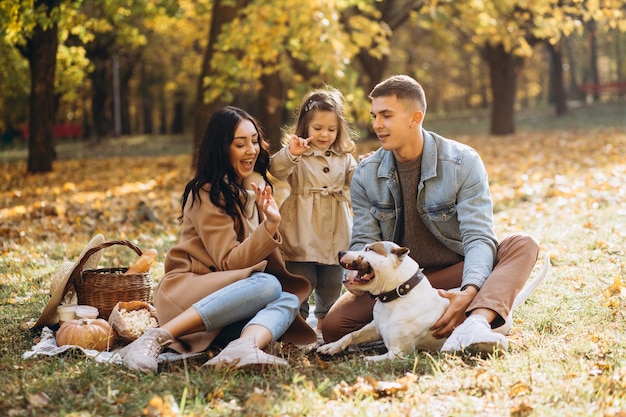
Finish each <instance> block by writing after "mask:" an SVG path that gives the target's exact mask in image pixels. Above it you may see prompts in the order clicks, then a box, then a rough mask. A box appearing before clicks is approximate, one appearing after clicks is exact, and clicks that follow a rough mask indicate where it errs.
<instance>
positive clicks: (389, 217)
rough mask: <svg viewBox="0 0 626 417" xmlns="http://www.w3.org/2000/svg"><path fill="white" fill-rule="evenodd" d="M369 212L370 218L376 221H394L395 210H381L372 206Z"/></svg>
mask: <svg viewBox="0 0 626 417" xmlns="http://www.w3.org/2000/svg"><path fill="white" fill-rule="evenodd" d="M370 212H371V213H372V216H374V217H375V218H376V220H378V221H381V222H388V221H395V219H396V209H395V208H382V207H376V206H372V208H371V209H370Z"/></svg>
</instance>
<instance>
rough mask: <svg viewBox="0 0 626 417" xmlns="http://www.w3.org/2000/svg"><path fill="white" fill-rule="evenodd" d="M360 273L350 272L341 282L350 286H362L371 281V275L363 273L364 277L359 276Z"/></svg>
mask: <svg viewBox="0 0 626 417" xmlns="http://www.w3.org/2000/svg"><path fill="white" fill-rule="evenodd" d="M361 273H362V271H358V272H357V271H350V272H348V273H347V274H346V277H345V279H344V280H343V282H344V284H351V285H359V284H364V283H366V282H369V281H371V279H372V277H373V276H374V274H373V273H371V272H370V273H365V275H361Z"/></svg>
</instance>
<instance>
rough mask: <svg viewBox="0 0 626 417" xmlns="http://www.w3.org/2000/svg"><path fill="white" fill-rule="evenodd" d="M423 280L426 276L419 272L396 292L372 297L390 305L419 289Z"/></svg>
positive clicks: (397, 288)
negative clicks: (418, 286) (416, 288)
mask: <svg viewBox="0 0 626 417" xmlns="http://www.w3.org/2000/svg"><path fill="white" fill-rule="evenodd" d="M423 278H424V274H422V271H420V270H418V271H417V272H416V273H415V275H413V276H412V277H411V278H409V279H408V280H407V281H405V282H404V283H402V284H400V285H398V286H397V287H396V289H395V290H392V291H388V292H385V293H382V294H378V295H372V298H376V299H378V301H380V302H381V303H388V302H389V301H393V300H395V299H396V298H400V297H404V296H405V295H407V294H408V293H409V292H410V291H411V290H412V289H413V288H415V287H417V284H419V283H420V282H421V281H422V279H423Z"/></svg>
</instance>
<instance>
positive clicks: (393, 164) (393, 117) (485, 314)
mask: <svg viewBox="0 0 626 417" xmlns="http://www.w3.org/2000/svg"><path fill="white" fill-rule="evenodd" d="M369 97H370V99H371V101H372V102H371V115H372V120H373V128H374V131H375V133H376V135H377V136H378V139H379V140H380V143H381V147H380V149H378V150H377V151H376V152H375V153H373V154H372V155H371V156H369V157H368V158H366V159H364V160H363V161H362V162H360V163H359V166H358V167H357V169H356V171H355V173H354V176H353V179H352V185H351V189H350V193H351V199H352V208H353V210H354V226H353V228H352V239H351V242H350V250H360V249H362V248H363V246H364V245H365V244H367V243H370V242H374V241H378V240H391V241H394V242H396V243H398V244H400V245H401V246H406V247H408V248H409V249H410V256H412V257H413V258H414V259H415V260H416V261H417V262H418V263H419V264H420V266H421V267H422V268H424V273H425V274H426V276H427V277H428V279H429V281H430V282H431V284H432V285H433V287H434V288H439V289H440V290H439V293H440V295H441V296H442V297H445V298H447V299H449V300H450V306H449V308H448V309H447V311H446V312H445V313H444V315H443V316H442V317H441V318H440V319H439V320H438V321H437V322H436V323H435V324H434V325H433V327H432V329H433V330H434V335H435V336H436V337H441V338H444V337H448V340H447V341H446V342H445V343H444V345H443V347H442V349H441V350H442V351H445V352H457V351H463V350H466V349H467V350H468V351H471V352H474V353H480V354H488V353H493V352H495V351H506V350H507V347H508V346H507V340H506V337H505V336H503V335H501V334H499V333H495V332H493V331H492V330H491V329H492V328H495V327H498V326H500V325H502V324H504V320H505V318H506V316H507V315H508V313H509V311H510V309H511V306H512V304H513V300H514V299H515V296H516V295H517V293H518V292H519V291H520V290H521V289H522V288H523V287H524V285H525V283H526V281H527V280H528V278H529V276H530V273H531V271H532V268H533V266H534V265H535V262H536V260H537V256H538V253H539V245H538V244H537V242H536V241H535V240H534V239H533V238H531V237H530V236H527V235H523V234H516V235H513V236H510V237H508V238H506V239H504V240H503V241H502V242H500V243H498V241H497V238H496V235H495V232H494V227H493V207H492V201H491V197H490V194H489V182H488V178H487V172H486V170H485V167H484V166H483V163H482V161H481V159H480V157H479V155H478V154H477V153H476V151H475V150H474V149H472V148H470V147H469V146H466V145H463V144H461V143H458V142H455V141H452V140H449V139H446V138H443V137H441V136H439V135H437V134H435V133H433V132H429V131H426V130H424V129H423V128H422V123H423V121H424V115H425V114H426V98H425V95H424V90H423V89H422V87H421V85H420V84H419V83H418V82H417V81H415V80H414V79H413V78H411V77H408V76H405V75H396V76H392V77H390V78H388V79H387V80H385V81H382V82H381V83H379V84H378V85H377V86H376V87H374V89H373V90H372V92H371V93H370V96H369ZM349 273H356V271H350V272H349ZM458 287H461V291H460V292H458V291H448V290H450V289H452V288H458ZM374 302H375V300H373V299H372V298H371V297H370V296H369V295H368V294H353V293H345V294H344V295H343V296H342V297H341V298H340V299H339V300H338V301H337V302H336V303H335V305H334V306H333V308H332V309H331V310H330V311H329V313H328V315H327V316H326V319H325V320H324V323H323V328H322V332H323V336H324V340H325V341H326V342H331V341H335V340H337V339H339V338H340V337H341V336H343V335H345V334H347V333H350V332H352V331H354V330H357V329H359V328H361V327H363V326H364V325H365V324H367V323H369V322H370V321H372V319H373V315H372V309H373V306H374Z"/></svg>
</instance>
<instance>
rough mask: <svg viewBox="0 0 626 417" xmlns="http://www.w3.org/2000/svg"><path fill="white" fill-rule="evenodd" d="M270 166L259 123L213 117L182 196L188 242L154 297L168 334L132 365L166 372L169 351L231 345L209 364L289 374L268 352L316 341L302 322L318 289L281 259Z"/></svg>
mask: <svg viewBox="0 0 626 417" xmlns="http://www.w3.org/2000/svg"><path fill="white" fill-rule="evenodd" d="M268 164H269V152H268V144H267V142H266V141H265V139H264V138H263V134H262V132H261V130H260V128H259V126H258V124H257V122H256V121H255V120H254V119H253V118H252V116H250V115H249V114H248V113H246V112H244V111H243V110H241V109H238V108H236V107H227V108H224V109H222V110H219V111H217V112H215V113H214V114H213V116H212V117H211V120H210V121H209V124H208V126H207V130H206V133H205V135H204V138H203V140H202V143H201V145H200V149H199V152H198V161H197V165H196V166H197V168H196V173H195V177H194V178H193V179H192V180H191V181H189V182H188V183H187V185H186V187H185V191H184V192H183V194H182V214H181V219H182V231H181V236H180V239H179V241H178V244H177V245H176V246H174V247H173V248H172V249H170V250H169V251H168V253H167V257H166V259H165V275H164V276H163V278H162V279H161V282H160V284H159V287H158V288H157V290H156V292H155V294H154V306H155V307H156V309H157V316H158V319H159V324H160V325H161V327H158V328H152V329H148V330H146V332H145V333H144V334H143V335H142V336H141V337H140V338H139V339H137V340H135V341H134V342H133V343H131V344H130V345H128V346H127V347H126V348H125V349H124V350H123V351H122V352H121V355H122V357H123V360H124V364H125V365H126V366H128V367H129V368H131V369H135V370H140V371H143V372H157V370H158V366H157V360H156V358H157V356H158V355H159V353H160V352H161V350H162V349H163V348H164V347H165V346H169V347H170V348H172V349H174V350H177V351H179V352H201V351H203V350H205V349H207V348H208V347H209V345H211V344H213V345H217V346H224V345H226V344H227V346H226V347H225V348H224V349H223V350H222V351H221V352H220V353H219V354H218V355H217V356H216V357H214V358H213V359H211V360H209V361H208V362H207V365H218V366H221V365H226V366H234V367H243V366H247V365H259V364H260V365H287V362H286V361H285V360H284V359H282V358H279V357H276V356H272V355H269V354H267V353H265V352H264V351H263V350H262V349H263V348H264V347H266V346H267V345H268V344H269V343H270V342H272V341H275V340H277V339H278V338H280V337H283V341H285V342H286V343H293V344H296V345H305V344H310V343H313V342H315V341H316V337H315V332H314V331H313V329H311V328H310V327H309V326H308V325H307V324H306V322H305V321H304V320H303V318H302V317H300V315H299V314H298V307H299V306H300V304H301V303H302V301H304V300H305V299H306V297H308V294H310V290H311V288H310V284H309V283H308V282H307V280H306V279H304V278H303V277H301V276H297V275H293V274H291V273H289V272H288V271H287V270H286V269H285V267H284V261H283V259H282V258H281V254H280V251H279V250H278V247H279V245H280V242H281V236H280V234H279V232H278V226H279V224H280V221H281V216H280V212H279V210H278V205H277V204H276V201H275V200H274V198H273V196H272V193H271V189H270V186H269V185H265V184H268V183H269V181H267V177H266V169H267V167H268ZM283 334H284V335H283ZM216 337H217V339H216Z"/></svg>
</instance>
